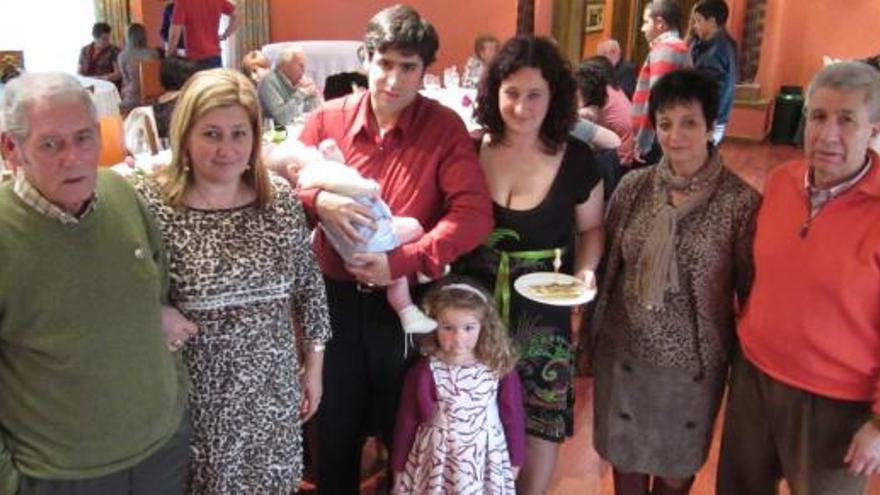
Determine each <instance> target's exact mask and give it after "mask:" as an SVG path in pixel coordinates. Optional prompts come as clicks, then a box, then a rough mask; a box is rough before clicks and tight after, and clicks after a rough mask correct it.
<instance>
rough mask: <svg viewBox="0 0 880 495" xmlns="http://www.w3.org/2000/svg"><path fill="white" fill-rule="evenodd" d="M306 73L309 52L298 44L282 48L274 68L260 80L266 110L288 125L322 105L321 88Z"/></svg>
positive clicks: (260, 89)
mask: <svg viewBox="0 0 880 495" xmlns="http://www.w3.org/2000/svg"><path fill="white" fill-rule="evenodd" d="M305 73H306V54H305V53H303V51H302V50H301V49H299V48H296V47H287V48H285V49H284V50H282V51H281V54H280V55H279V56H278V61H276V62H275V68H274V69H272V72H270V73H269V74H268V75H266V77H264V78H263V80H262V81H260V84H259V86H258V88H257V92H258V93H259V95H260V104H261V105H262V107H263V112H265V114H266V115H267V116H269V117H272V119H274V120H275V123H276V124H282V125H287V124H290V123H291V122H293V121H294V119H296V118H297V117H300V116H301V115H303V114H306V113H308V112H311V111H312V110H314V109H315V108H317V107H318V105H320V104H321V95H320V93H318V87H317V86H316V85H315V82H314V81H312V80H311V79H310V78H309V77H308V76H306V75H305Z"/></svg>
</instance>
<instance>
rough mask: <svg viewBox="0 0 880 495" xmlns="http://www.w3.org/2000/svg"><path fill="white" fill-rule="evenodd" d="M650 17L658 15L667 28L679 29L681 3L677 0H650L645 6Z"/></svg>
mask: <svg viewBox="0 0 880 495" xmlns="http://www.w3.org/2000/svg"><path fill="white" fill-rule="evenodd" d="M645 10H647V11H648V12H650V15H651V17H659V18H661V19H663V22H665V23H666V25H667V26H668V27H669V29H675V30H676V31H680V30H681V5H679V3H678V0H652V1H651V2H650V3H648V5H646V6H645Z"/></svg>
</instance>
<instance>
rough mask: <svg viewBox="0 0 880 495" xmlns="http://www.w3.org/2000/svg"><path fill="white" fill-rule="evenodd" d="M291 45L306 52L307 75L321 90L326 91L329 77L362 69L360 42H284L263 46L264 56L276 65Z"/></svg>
mask: <svg viewBox="0 0 880 495" xmlns="http://www.w3.org/2000/svg"><path fill="white" fill-rule="evenodd" d="M289 45H292V46H296V47H299V48H301V49H302V51H303V52H305V54H306V58H307V59H308V60H307V62H306V75H307V76H309V77H310V78H312V80H313V81H315V84H317V85H318V87H319V88H321V89H324V81H325V80H326V79H327V76H330V75H333V74H338V73H340V72H353V71H356V70H358V68H360V61H359V60H358V57H357V49H358V47H359V46H360V45H361V42H360V41H320V40H315V41H283V42H280V43H271V44H268V45H265V46H263V48H262V51H263V55H265V56H266V58H268V59H269V60H270V61H272V64H274V63H275V61H276V60H277V59H278V55H279V54H280V53H281V49H282V48H283V47H285V46H289Z"/></svg>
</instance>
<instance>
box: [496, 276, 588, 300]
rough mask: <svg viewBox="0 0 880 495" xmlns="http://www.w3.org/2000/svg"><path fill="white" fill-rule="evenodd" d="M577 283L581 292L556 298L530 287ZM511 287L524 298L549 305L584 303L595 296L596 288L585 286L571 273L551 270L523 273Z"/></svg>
mask: <svg viewBox="0 0 880 495" xmlns="http://www.w3.org/2000/svg"><path fill="white" fill-rule="evenodd" d="M572 283H573V284H577V285H578V286H580V287H581V289H583V290H582V291H581V293H580V294H579V295H577V296H575V297H567V298H558V297H552V298H549V297H545V296H542V295H540V294H538V293H536V292H535V290H534V289H532V287H533V286H536V285H547V284H572ZM513 288H514V289H516V291H517V292H519V293H520V295H522V296H523V297H525V298H526V299H531V300H532V301H536V302H539V303H542V304H549V305H551V306H577V305H579V304H584V303H586V302H588V301H590V300H591V299H593V298H594V297H596V290H595V289H591V288H589V287H587V284H585V283H584V282H583V281H582V280H580V279H578V278H575V277H572V276H571V275H566V274H564V273H553V272H535V273H529V274H526V275H523V276H522V277H519V278H518V279H516V281H514V282H513Z"/></svg>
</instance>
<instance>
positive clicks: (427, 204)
mask: <svg viewBox="0 0 880 495" xmlns="http://www.w3.org/2000/svg"><path fill="white" fill-rule="evenodd" d="M365 45H366V51H367V55H368V59H369V74H368V79H369V90H368V91H366V92H363V93H356V94H351V95H348V96H346V97H344V98H339V99H335V100H331V101H328V102H326V103H325V104H324V105H323V106H322V107H321V108H320V109H319V110H317V111H316V112H315V114H314V115H312V117H311V118H310V120H309V121H308V122H307V124H306V126H305V128H304V129H303V131H302V133H301V134H300V140H301V141H302V142H303V143H305V144H307V145H311V146H316V145H318V144H319V143H320V142H321V141H323V140H325V139H333V140H335V141H336V143H337V144H338V145H339V148H340V149H341V151H342V154H343V155H344V158H345V161H346V163H347V164H348V165H349V166H351V167H354V168H355V169H356V170H357V171H358V172H359V173H360V174H361V175H362V176H364V177H366V178H368V179H373V180H375V181H377V182H378V183H379V184H380V188H381V191H380V194H381V197H382V199H383V200H385V202H386V203H387V204H388V206H389V207H390V209H391V210H392V212H393V213H394V214H395V215H399V216H408V217H415V218H417V219H418V220H419V222H420V223H421V224H422V226H423V227H424V229H425V232H426V233H425V235H424V236H422V237H421V238H420V239H418V240H417V241H415V242H412V243H410V244H405V245H402V246H399V247H398V248H396V249H394V250H392V251H390V252H388V253H356V254H355V257H356V262H355V263H353V264H349V265H346V264H345V263H344V262H343V260H342V259H341V258H340V257H339V255H338V254H337V253H336V252H335V251H334V250H333V248H332V247H331V245H330V243H329V242H328V241H327V238H326V237H325V236H324V232H323V231H322V230H321V229H317V230H316V235H315V239H314V248H315V252H316V255H317V257H318V261H319V263H320V265H321V269H322V271H323V273H324V275H325V283H326V286H327V298H328V304H329V306H330V314H331V324H332V326H333V338H332V340H331V341H330V342H329V343H328V345H327V351H326V362H325V363H324V397H323V401H322V404H321V406H320V409H319V412H318V430H319V444H320V451H319V459H320V461H319V463H318V489H319V490H320V492H321V494H322V495H325V494H346V495H349V494H356V493H358V485H359V467H360V457H361V456H360V453H361V447H362V444H363V441H364V438H365V436H366V435H370V434H377V435H378V436H379V438H380V439H381V440H382V441H383V442H384V443H385V445H386V446H388V447H390V446H391V436H392V432H393V429H394V419H395V415H396V411H397V403H398V399H399V396H400V391H401V387H402V384H403V374H404V371H405V369H406V365H407V363H408V361H407V359H406V358H405V357H404V334H403V331H402V329H401V327H400V322H399V319H398V317H397V314H396V313H395V312H394V311H393V310H392V309H391V308H390V307H389V305H388V303H387V302H386V299H385V294H384V291H383V289H382V287H383V286H385V285H387V284H389V283H390V282H391V280H393V279H396V278H398V277H401V276H410V277H412V276H413V275H415V274H416V273H419V272H421V273H424V274H427V275H428V276H431V277H435V278H436V277H440V276H442V274H443V272H444V267H445V266H446V265H448V264H449V263H450V262H452V261H453V260H454V259H456V258H457V257H459V256H460V255H462V254H464V253H466V252H468V251H470V250H472V249H473V248H475V247H476V246H477V245H479V244H480V243H481V242H483V240H484V239H485V238H486V237H487V235H488V234H489V231H490V230H491V228H492V203H491V199H490V196H489V192H488V189H487V187H486V183H485V178H484V177H483V173H482V171H481V169H480V166H479V163H478V162H477V157H476V154H475V151H474V146H473V143H472V142H471V140H470V138H469V136H468V134H467V132H466V130H465V127H464V123H463V122H462V121H461V119H460V118H459V117H458V116H457V115H456V114H455V113H454V112H453V111H452V110H450V109H448V108H446V107H443V106H441V105H440V104H439V103H437V102H436V101H434V100H430V99H427V98H424V97H422V96H421V95H419V92H418V91H419V88H420V86H421V80H422V76H423V75H424V73H425V68H426V67H427V66H428V65H429V64H430V63H431V62H433V61H434V60H435V55H436V52H437V48H438V46H439V42H438V39H437V34H436V31H435V30H434V28H433V26H431V24H430V23H428V21H427V20H425V19H424V18H422V17H421V16H420V15H419V13H418V12H416V11H415V10H414V9H412V8H411V7H407V6H402V5H397V6H393V7H389V8H386V9H384V10H382V11H381V12H379V13H378V14H376V16H375V17H373V19H371V20H370V22H369V23H368V24H367V32H366V39H365ZM300 198H301V199H302V201H303V204H304V206H305V209H306V211H307V212H308V213H309V214H310V216H311V217H312V218H313V219H314V218H315V217H317V220H318V221H319V222H321V223H323V224H332V225H334V226H335V227H336V230H338V231H341V232H344V233H346V234H347V236H348V237H349V238H350V239H349V240H351V241H356V240H358V239H359V236H358V234H357V232H356V230H355V224H367V225H369V224H371V223H372V220H371V214H370V211H369V209H368V208H366V207H365V206H363V205H361V204H360V203H357V202H355V201H354V200H352V199H351V198H349V197H345V196H341V195H338V194H334V193H331V192H328V191H320V190H303V191H300ZM410 354H411V355H410V356H409V357H414V356H412V354H413V353H410Z"/></svg>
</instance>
